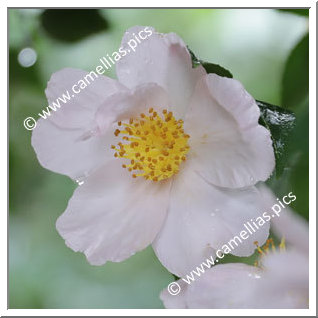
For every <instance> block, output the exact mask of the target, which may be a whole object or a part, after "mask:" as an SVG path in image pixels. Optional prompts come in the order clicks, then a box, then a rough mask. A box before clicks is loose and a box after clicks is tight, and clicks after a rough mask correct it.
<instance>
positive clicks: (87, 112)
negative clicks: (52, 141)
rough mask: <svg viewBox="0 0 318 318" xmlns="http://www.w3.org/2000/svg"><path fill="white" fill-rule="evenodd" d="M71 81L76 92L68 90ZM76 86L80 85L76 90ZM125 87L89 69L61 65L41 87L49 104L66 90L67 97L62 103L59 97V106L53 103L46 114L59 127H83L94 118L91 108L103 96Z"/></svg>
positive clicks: (101, 101)
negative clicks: (49, 114)
mask: <svg viewBox="0 0 318 318" xmlns="http://www.w3.org/2000/svg"><path fill="white" fill-rule="evenodd" d="M96 75H97V76H98V77H96ZM74 85H76V87H75V90H76V91H78V92H79V93H77V94H76V93H74V92H73V90H72V87H73V86H74ZM80 85H81V86H80ZM80 87H83V88H82V89H81V90H80ZM125 89H126V88H125V87H124V86H123V85H121V84H120V83H119V82H117V81H115V80H113V79H111V78H109V77H106V76H102V75H98V74H96V72H95V75H94V74H93V72H91V73H88V72H85V71H82V70H79V69H72V68H65V69H62V70H60V71H58V72H56V73H54V74H53V75H52V76H51V79H50V81H49V82H48V85H47V88H46V90H45V93H46V96H47V99H48V103H49V105H51V106H52V105H54V104H53V103H55V104H56V100H57V99H58V98H63V94H66V95H67V94H68V93H66V92H69V94H70V97H71V98H70V100H68V98H65V101H67V103H66V104H64V103H63V102H61V101H60V106H61V108H58V107H57V111H56V112H54V111H51V116H49V117H48V118H49V120H51V121H53V122H54V123H55V124H56V125H58V126H60V127H62V128H83V127H86V128H87V127H88V126H89V125H90V123H91V121H92V120H93V119H94V114H95V111H96V110H97V108H98V107H99V106H100V105H102V104H103V102H104V101H105V99H106V98H107V97H109V96H110V95H112V94H114V93H116V92H119V91H125ZM72 96H73V97H72Z"/></svg>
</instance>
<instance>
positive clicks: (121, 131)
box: [111, 108, 190, 181]
mask: <svg viewBox="0 0 318 318" xmlns="http://www.w3.org/2000/svg"><path fill="white" fill-rule="evenodd" d="M114 134H115V136H116V137H117V136H119V135H123V136H122V140H123V142H119V143H118V144H117V146H114V145H112V146H111V148H112V149H114V150H115V151H116V152H115V154H114V156H115V157H116V158H124V159H128V160H129V163H126V164H123V165H122V167H123V168H127V169H128V170H129V171H131V172H133V174H132V177H133V178H136V177H139V176H142V177H144V178H145V179H151V180H153V181H160V180H164V179H168V178H170V177H172V176H173V175H174V174H176V173H178V172H179V166H180V164H181V163H182V162H183V161H185V160H186V154H187V152H188V151H189V149H190V147H189V146H188V139H189V138H190V136H189V135H187V134H185V133H184V130H183V120H181V119H179V120H176V119H175V118H174V116H173V113H172V112H168V111H167V110H166V109H164V110H163V111H162V116H160V115H158V113H157V112H155V111H154V109H153V108H150V109H149V115H145V114H143V113H142V114H140V116H139V117H138V118H135V119H133V118H131V119H130V120H129V122H127V123H125V122H118V128H117V129H116V130H115V132H114Z"/></svg>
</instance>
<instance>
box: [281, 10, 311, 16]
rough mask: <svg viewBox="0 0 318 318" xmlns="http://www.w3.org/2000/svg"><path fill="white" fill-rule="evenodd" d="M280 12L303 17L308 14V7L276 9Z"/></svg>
mask: <svg viewBox="0 0 318 318" xmlns="http://www.w3.org/2000/svg"><path fill="white" fill-rule="evenodd" d="M278 10H279V11H281V12H285V13H293V14H298V15H301V16H304V17H308V16H309V9H278Z"/></svg>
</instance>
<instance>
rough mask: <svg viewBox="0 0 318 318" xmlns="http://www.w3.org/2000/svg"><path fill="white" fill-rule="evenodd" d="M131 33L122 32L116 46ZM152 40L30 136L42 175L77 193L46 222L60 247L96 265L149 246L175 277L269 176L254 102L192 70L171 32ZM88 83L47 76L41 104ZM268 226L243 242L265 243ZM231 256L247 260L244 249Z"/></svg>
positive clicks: (253, 209) (67, 72)
mask: <svg viewBox="0 0 318 318" xmlns="http://www.w3.org/2000/svg"><path fill="white" fill-rule="evenodd" d="M142 29H143V28H142V27H133V28H131V29H129V30H128V31H127V32H126V33H125V35H124V38H123V40H122V46H123V47H124V48H126V49H128V46H127V42H128V41H129V39H131V38H132V37H133V35H134V34H137V33H138V32H139V31H140V30H142ZM148 30H151V31H152V35H151V36H149V37H148V38H147V39H146V40H144V41H142V42H141V43H140V44H139V45H138V47H137V48H136V52H130V53H128V54H127V55H126V56H124V57H122V58H121V59H120V60H119V61H118V62H117V65H116V67H117V76H118V81H116V80H113V79H110V78H107V77H104V76H99V77H98V79H95V81H94V83H92V84H91V85H90V86H88V87H86V88H85V90H83V91H82V92H80V93H79V94H78V95H76V96H75V97H74V98H73V99H71V100H70V101H69V102H68V103H67V104H66V105H65V106H63V107H62V108H61V109H59V110H58V111H56V113H54V114H52V116H51V117H49V118H48V119H46V120H43V119H40V120H39V121H38V123H37V128H36V129H35V130H34V131H33V135H32V145H33V147H34V149H35V152H36V154H37V157H38V160H39V162H40V163H41V164H42V165H43V166H44V167H45V168H47V169H50V170H52V171H55V172H58V173H61V174H65V175H67V176H69V177H71V178H72V179H74V180H81V181H83V182H84V183H83V184H82V185H81V186H79V187H78V188H77V189H76V190H75V192H74V194H73V197H72V198H71V199H70V201H69V204H68V206H67V209H66V211H65V212H64V214H63V215H62V216H61V217H60V218H59V219H58V220H57V230H58V232H59V233H60V234H61V236H62V237H63V238H64V239H65V241H66V244H67V246H69V247H70V248H72V249H73V250H74V251H81V252H84V253H85V255H86V257H87V259H88V261H89V262H90V263H91V264H94V265H102V264H104V263H105V262H106V261H108V260H109V261H113V262H119V261H122V260H124V259H126V258H128V257H129V256H131V255H133V254H134V253H135V252H136V251H140V250H142V249H144V248H145V247H147V246H148V245H149V244H152V243H153V247H154V250H155V253H156V254H157V256H158V257H159V259H160V261H161V262H162V264H163V265H164V266H166V267H167V268H168V269H169V270H170V271H171V272H173V273H175V274H176V275H179V276H181V275H183V274H184V273H186V272H187V271H189V270H191V269H192V268H193V266H197V265H198V263H200V262H201V261H202V260H203V259H204V258H205V256H206V253H207V252H209V253H210V252H212V251H214V250H215V249H216V248H218V247H219V246H220V244H222V243H223V242H226V241H227V240H228V239H230V238H232V237H233V234H235V235H236V234H237V233H238V232H239V231H240V230H242V225H243V223H244V222H245V221H246V220H247V221H248V220H250V219H251V218H252V217H254V216H255V215H257V214H258V212H259V211H261V210H262V208H261V203H260V200H259V196H260V194H259V192H258V190H257V189H256V188H255V187H254V185H255V184H256V183H257V182H258V181H264V180H266V179H267V178H268V177H269V176H270V174H271V173H272V171H273V168H274V165H275V160H274V153H273V148H272V141H271V137H270V133H269V131H268V130H266V129H265V128H264V127H262V126H260V125H259V124H258V119H259V116H260V111H259V108H258V106H257V105H256V103H255V100H254V99H253V98H252V97H251V96H250V95H249V94H248V93H247V92H246V91H245V89H244V88H243V86H242V85H241V84H240V83H239V82H238V81H237V80H234V79H229V78H224V77H220V76H218V75H215V74H207V73H206V71H205V70H204V68H203V67H202V66H198V67H196V68H193V67H192V61H191V57H190V54H189V51H188V50H187V47H186V45H185V43H184V42H183V41H182V40H181V39H180V38H179V37H178V36H177V35H176V34H174V33H169V34H159V33H157V32H156V31H155V30H154V29H152V28H148ZM87 74H88V73H86V72H84V71H80V70H76V69H63V70H61V71H59V72H57V73H55V74H53V75H52V77H51V79H50V81H49V83H48V87H47V90H46V95H47V98H48V101H49V103H52V102H53V101H54V100H55V99H56V98H58V97H59V96H60V95H61V94H62V93H63V92H65V91H66V90H71V87H72V85H73V84H74V83H77V82H78V81H79V80H80V79H82V78H83V77H84V76H87ZM267 236H268V226H264V227H263V228H262V229H261V230H260V231H258V233H257V234H255V237H254V239H257V240H258V241H259V242H260V243H263V242H265V240H266V238H267ZM245 243H246V244H244V246H243V245H242V246H241V247H238V248H237V249H235V251H233V253H234V254H236V255H244V256H247V255H250V254H251V253H253V251H254V249H255V246H254V245H253V242H252V241H251V242H249V241H248V240H247V241H246V242H245Z"/></svg>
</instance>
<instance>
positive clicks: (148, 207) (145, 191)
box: [56, 159, 170, 265]
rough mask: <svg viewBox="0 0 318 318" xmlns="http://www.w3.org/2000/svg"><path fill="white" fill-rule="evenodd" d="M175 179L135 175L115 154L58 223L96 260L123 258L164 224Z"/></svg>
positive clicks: (67, 237)
mask: <svg viewBox="0 0 318 318" xmlns="http://www.w3.org/2000/svg"><path fill="white" fill-rule="evenodd" d="M169 190H170V182H169V181H166V182H159V183H154V182H152V181H147V180H145V179H143V178H136V179H134V178H132V177H131V175H130V173H129V172H128V171H127V170H125V169H123V168H122V167H121V164H120V160H118V159H115V160H113V161H111V162H109V163H108V164H107V165H105V166H104V167H102V168H101V169H99V170H98V171H96V173H94V174H93V175H91V176H89V177H88V178H87V180H85V182H84V184H83V185H81V186H79V187H78V188H77V189H76V190H75V192H74V194H73V197H72V198H71V200H70V201H69V204H68V206H67V209H66V211H65V212H64V214H62V215H61V216H60V217H59V219H58V220H57V223H56V227H57V230H58V232H59V233H60V235H61V236H62V237H63V238H64V239H65V241H66V244H67V246H69V247H70V248H72V249H73V250H74V251H80V252H84V253H85V255H86V257H87V259H88V261H89V262H90V263H91V264H93V265H102V264H104V263H105V262H106V261H113V262H120V261H122V260H124V259H126V258H128V257H130V256H131V255H133V254H134V253H135V252H137V251H140V250H142V249H144V248H145V247H146V246H147V245H149V244H150V243H151V242H152V241H153V239H154V237H155V236H156V234H157V233H158V231H159V229H160V228H161V226H162V223H163V221H164V218H165V216H166V210H167V205H168V193H169Z"/></svg>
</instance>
